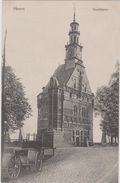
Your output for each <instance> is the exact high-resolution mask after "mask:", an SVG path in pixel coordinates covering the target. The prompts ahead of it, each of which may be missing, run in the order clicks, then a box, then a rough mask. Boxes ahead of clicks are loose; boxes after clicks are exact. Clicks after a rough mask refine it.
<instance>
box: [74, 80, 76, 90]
mask: <svg viewBox="0 0 120 183" xmlns="http://www.w3.org/2000/svg"><path fill="white" fill-rule="evenodd" d="M74 88H76V79H74Z"/></svg>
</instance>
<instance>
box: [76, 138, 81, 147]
mask: <svg viewBox="0 0 120 183" xmlns="http://www.w3.org/2000/svg"><path fill="white" fill-rule="evenodd" d="M79 145H80V139H79V137H76V146H79Z"/></svg>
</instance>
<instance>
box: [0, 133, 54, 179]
mask: <svg viewBox="0 0 120 183" xmlns="http://www.w3.org/2000/svg"><path fill="white" fill-rule="evenodd" d="M45 149H52V150H53V155H54V150H55V148H54V147H53V133H51V132H44V133H42V136H40V137H39V138H38V139H37V138H36V139H33V140H30V139H26V140H21V141H18V140H14V141H11V143H9V145H7V147H6V148H4V153H3V157H2V177H4V178H9V179H15V178H17V177H18V176H19V174H20V172H21V169H22V168H25V167H28V168H29V169H30V170H34V171H40V170H41V168H42V162H43V159H44V151H45Z"/></svg>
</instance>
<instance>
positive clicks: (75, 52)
mask: <svg viewBox="0 0 120 183" xmlns="http://www.w3.org/2000/svg"><path fill="white" fill-rule="evenodd" d="M78 27H79V24H78V23H77V22H76V20H75V12H74V16H73V22H72V23H71V24H70V31H69V43H68V44H67V45H65V48H66V57H65V66H66V69H69V68H73V67H75V63H78V64H82V62H83V61H82V48H83V47H82V46H81V44H79V36H80V31H79V30H78Z"/></svg>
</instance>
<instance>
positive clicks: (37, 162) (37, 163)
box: [35, 152, 43, 171]
mask: <svg viewBox="0 0 120 183" xmlns="http://www.w3.org/2000/svg"><path fill="white" fill-rule="evenodd" d="M42 163H43V157H42V155H41V153H39V152H37V153H36V158H35V171H41V169H42Z"/></svg>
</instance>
